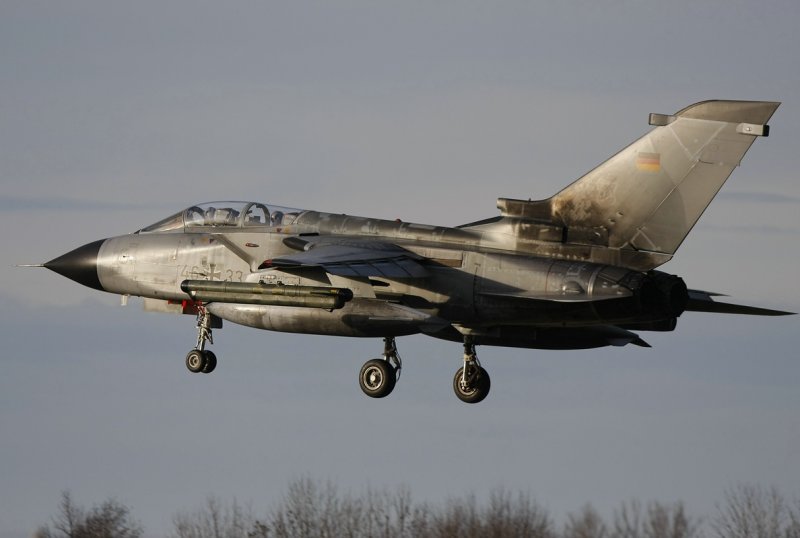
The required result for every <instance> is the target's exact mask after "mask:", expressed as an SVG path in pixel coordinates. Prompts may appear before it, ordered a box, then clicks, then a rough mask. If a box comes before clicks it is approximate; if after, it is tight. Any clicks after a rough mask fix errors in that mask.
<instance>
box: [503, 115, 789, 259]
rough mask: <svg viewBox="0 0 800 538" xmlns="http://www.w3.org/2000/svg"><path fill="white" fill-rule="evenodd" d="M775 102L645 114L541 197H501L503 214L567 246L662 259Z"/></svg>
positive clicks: (760, 130)
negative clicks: (549, 232) (587, 166)
mask: <svg viewBox="0 0 800 538" xmlns="http://www.w3.org/2000/svg"><path fill="white" fill-rule="evenodd" d="M779 105H780V103H776V102H768V101H704V102H701V103H696V104H694V105H691V106H688V107H686V108H684V109H683V110H681V111H680V112H677V113H676V114H674V115H672V116H667V115H663V114H651V115H650V124H651V125H654V126H656V128H655V129H653V130H652V131H650V132H649V133H648V134H646V135H645V136H643V137H642V138H640V139H639V140H637V141H636V142H634V143H633V144H631V145H630V146H628V147H627V148H625V149H623V150H622V151H620V152H619V153H617V154H616V155H615V156H613V157H611V158H610V159H609V160H607V161H606V162H604V163H603V164H601V165H600V166H598V167H597V168H595V169H594V170H592V171H591V172H589V173H588V174H586V175H585V176H583V177H581V178H580V179H578V180H577V181H575V182H574V183H572V184H571V185H569V186H568V187H566V188H565V189H564V190H562V191H561V192H559V193H558V194H556V195H555V196H553V197H552V198H549V199H547V200H542V201H533V202H531V201H523V200H511V199H506V198H500V199H499V200H498V207H499V208H500V209H501V210H502V212H503V215H504V216H510V217H519V218H523V219H526V218H527V219H532V220H535V221H539V222H541V223H548V224H551V225H555V226H558V227H561V228H562V229H563V230H564V234H563V236H564V237H563V241H564V242H565V243H579V244H580V243H587V242H588V243H590V244H593V245H602V246H607V247H609V248H615V249H629V250H634V251H645V252H652V253H657V255H654V256H653V257H652V259H653V260H654V261H653V267H655V266H656V265H659V264H660V263H663V262H664V261H667V260H668V259H670V258H671V256H672V254H674V253H675V251H676V250H677V249H678V247H679V246H680V245H681V243H682V242H683V240H684V238H685V237H686V235H687V234H688V233H689V231H691V229H692V227H693V226H694V225H695V223H696V222H697V220H698V219H699V218H700V215H701V214H702V213H703V211H704V210H705V209H706V207H708V204H709V203H711V200H712V199H713V198H714V196H715V195H716V194H717V192H718V191H719V189H720V188H721V187H722V185H723V183H725V180H727V179H728V176H730V174H731V172H733V169H734V168H735V167H736V166H738V165H739V163H740V162H741V160H742V157H744V154H745V153H746V152H747V150H748V149H749V148H750V146H751V145H752V143H753V141H754V140H755V139H756V137H758V136H767V135H768V134H769V126H767V125H766V123H767V121H768V120H769V119H770V117H771V116H772V114H773V113H774V112H775V110H776V109H777V108H778V106H779Z"/></svg>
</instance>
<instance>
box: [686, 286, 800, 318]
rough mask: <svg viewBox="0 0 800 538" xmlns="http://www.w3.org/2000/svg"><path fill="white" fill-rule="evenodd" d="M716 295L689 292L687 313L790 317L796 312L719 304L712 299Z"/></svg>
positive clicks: (703, 292)
mask: <svg viewBox="0 0 800 538" xmlns="http://www.w3.org/2000/svg"><path fill="white" fill-rule="evenodd" d="M718 295H720V294H718V293H710V292H707V291H700V290H689V302H688V303H687V304H686V311H687V312H711V313H715V314H745V315H748V316H791V315H793V314H795V313H796V312H784V311H783V310H770V309H769V308H759V307H757V306H746V305H739V304H731V303H720V302H717V301H715V300H714V299H712V297H714V296H718Z"/></svg>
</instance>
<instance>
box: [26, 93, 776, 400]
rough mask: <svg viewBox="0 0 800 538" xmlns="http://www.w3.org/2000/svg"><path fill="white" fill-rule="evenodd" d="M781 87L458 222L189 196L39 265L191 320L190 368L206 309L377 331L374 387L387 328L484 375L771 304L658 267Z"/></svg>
mask: <svg viewBox="0 0 800 538" xmlns="http://www.w3.org/2000/svg"><path fill="white" fill-rule="evenodd" d="M779 104H780V103H777V102H767V101H719V100H718V101H705V102H700V103H696V104H693V105H691V106H688V107H686V108H684V109H683V110H680V111H679V112H676V113H675V114H672V115H666V114H651V115H650V118H649V120H650V121H649V123H650V125H651V126H653V129H652V130H650V131H649V132H648V133H647V134H645V135H644V136H642V137H641V138H639V139H638V140H636V141H634V142H633V143H632V144H631V145H629V146H627V147H626V148H624V149H623V150H621V151H620V152H619V153H617V154H616V155H614V156H613V157H611V158H610V159H608V160H607V161H606V162H604V163H602V164H601V165H599V166H598V167H597V168H595V169H593V170H591V171H590V172H589V173H587V174H586V175H584V176H583V177H581V178H579V179H578V180H577V181H575V182H573V183H572V184H570V185H568V186H567V187H566V188H564V189H563V190H561V191H560V192H558V193H557V194H555V195H554V196H552V197H550V198H547V199H545V200H518V199H510V198H500V199H498V200H497V207H498V209H499V210H500V214H499V215H497V216H494V217H491V218H487V219H484V220H479V221H476V222H471V223H468V224H464V225H461V226H456V227H444V226H431V225H427V224H414V223H410V222H401V221H400V220H384V219H378V218H369V217H357V216H350V215H345V214H334V213H324V212H320V211H314V210H308V209H295V208H289V207H282V206H278V205H273V204H270V203H261V202H211V203H202V204H197V205H192V206H191V207H189V208H187V209H184V210H182V211H179V212H178V213H175V214H174V215H171V216H169V217H167V218H165V219H163V220H161V221H159V222H156V223H155V224H152V225H150V226H147V227H145V228H142V229H140V230H138V231H136V232H134V233H132V234H129V235H123V236H119V237H111V238H109V239H101V240H99V241H94V242H92V243H89V244H87V245H84V246H82V247H79V248H77V249H75V250H73V251H71V252H69V253H67V254H64V255H63V256H60V257H57V258H55V259H53V260H51V261H49V262H47V263H44V264H42V266H43V267H46V268H48V269H50V270H52V271H55V272H56V273H59V274H61V275H63V276H65V277H67V278H70V279H72V280H74V281H76V282H78V283H80V284H83V285H85V286H88V287H90V288H94V289H97V290H102V291H106V292H109V293H114V294H120V295H122V296H124V297H125V298H126V297H127V296H131V295H133V296H139V297H143V298H144V303H145V308H146V309H148V310H157V311H174V312H178V313H184V314H191V315H194V316H196V318H197V333H198V334H197V342H196V345H195V346H194V348H193V349H191V350H190V351H189V353H188V354H187V356H186V366H187V368H188V369H189V370H190V371H191V372H195V373H210V372H212V371H213V370H214V369H215V367H216V366H217V357H216V355H215V354H214V353H213V352H212V351H210V350H209V349H206V345H207V344H213V340H212V330H213V329H218V328H221V327H222V320H227V321H230V322H232V323H238V324H241V325H246V326H249V327H255V328H259V329H267V330H272V331H285V332H294V333H304V334H321V335H335V336H354V337H368V338H382V339H383V353H382V356H380V357H379V358H376V359H372V360H368V361H367V362H366V363H365V364H364V366H363V367H362V368H361V371H360V372H359V374H358V381H359V385H360V387H361V390H363V392H364V393H365V394H366V395H367V396H370V397H373V398H383V397H385V396H387V395H388V394H389V393H391V392H392V390H393V389H394V388H395V384H396V381H397V378H398V376H399V373H400V369H401V368H402V361H401V359H400V355H399V354H398V350H397V345H396V341H395V339H396V338H397V337H399V336H404V335H411V334H418V333H422V334H426V335H429V336H433V337H435V338H442V339H445V340H451V341H455V342H460V343H461V344H463V347H464V352H463V355H462V358H461V367H460V368H459V369H458V370H457V372H456V374H455V376H454V378H453V389H454V391H455V394H456V396H457V397H458V398H459V399H460V400H462V401H464V402H467V403H476V402H480V401H482V400H483V399H484V398H486V396H487V394H488V393H489V388H490V379H489V374H488V373H487V371H486V370H485V369H484V368H483V367H482V366H481V364H480V362H479V361H478V356H477V354H476V351H475V349H476V346H478V345H484V346H510V347H519V348H532V349H585V348H595V347H600V346H609V345H610V346H624V345H626V344H634V345H637V346H643V347H649V346H648V344H647V343H646V342H645V341H644V340H643V339H642V338H641V337H640V336H639V335H638V334H637V332H638V331H672V330H674V329H675V327H676V324H677V320H678V318H679V317H680V316H681V314H683V313H684V312H687V311H689V312H714V313H732V314H752V315H768V316H773V315H784V314H790V312H782V311H776V310H768V309H764V308H756V307H749V306H742V305H735V304H729V303H723V302H718V301H717V300H716V299H715V298H714V297H715V296H716V295H717V294H714V293H710V292H705V291H699V290H693V289H689V288H687V286H686V284H685V283H684V281H683V280H682V279H681V278H680V277H678V276H675V275H671V274H667V273H664V272H661V271H657V270H656V268H657V267H659V266H660V265H662V264H663V263H665V262H667V261H669V260H670V259H671V258H672V256H673V255H674V254H675V252H676V251H677V249H678V247H679V246H680V245H681V243H682V242H683V240H684V238H685V237H686V235H687V234H688V233H689V231H690V230H691V229H692V227H693V226H694V225H695V223H696V222H697V220H698V219H699V218H700V215H701V214H702V213H703V211H704V210H705V208H706V207H707V206H708V204H709V203H710V202H711V200H712V199H713V198H714V196H715V195H716V193H717V192H718V191H719V189H720V188H721V187H722V185H723V183H724V182H725V181H726V180H727V178H728V177H729V176H730V174H731V173H732V172H733V170H734V168H736V167H737V166H738V165H739V163H740V162H741V160H742V157H743V156H744V154H745V153H746V152H747V150H748V149H749V148H750V146H751V145H752V144H753V142H754V141H755V139H756V138H758V137H766V136H767V135H768V134H769V126H768V125H767V121H768V120H769V119H770V117H771V116H772V115H773V113H774V112H775V110H776V109H777V108H778V106H779Z"/></svg>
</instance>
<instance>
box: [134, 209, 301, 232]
mask: <svg viewBox="0 0 800 538" xmlns="http://www.w3.org/2000/svg"><path fill="white" fill-rule="evenodd" d="M303 212H304V210H302V209H294V208H290V207H283V206H276V205H271V204H270V205H269V206H267V205H266V204H262V203H258V202H206V203H204V204H198V205H193V206H191V207H188V208H186V209H184V210H183V211H180V212H178V213H175V214H174V215H170V216H169V217H167V218H165V219H162V220H160V221H158V222H156V223H155V224H151V225H150V226H148V227H146V228H142V229H141V230H139V232H138V233H151V232H169V231H177V230H184V229H189V228H208V227H213V228H217V227H225V228H247V227H255V226H261V227H265V226H271V227H275V226H288V225H290V224H293V223H294V222H295V220H297V217H298V216H300V214H301V213H303Z"/></svg>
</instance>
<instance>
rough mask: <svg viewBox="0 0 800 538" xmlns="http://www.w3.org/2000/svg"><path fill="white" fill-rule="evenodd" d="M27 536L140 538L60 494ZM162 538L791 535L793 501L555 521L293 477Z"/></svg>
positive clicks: (533, 512)
mask: <svg viewBox="0 0 800 538" xmlns="http://www.w3.org/2000/svg"><path fill="white" fill-rule="evenodd" d="M34 536H35V537H36V538H142V537H143V536H144V529H143V528H142V526H141V525H140V524H139V523H138V522H137V521H136V519H135V518H134V517H133V514H132V513H131V511H130V510H129V509H128V507H126V506H125V505H124V504H122V503H120V502H118V501H116V500H114V499H109V500H106V501H104V502H103V503H102V504H99V505H95V506H93V507H91V508H89V509H86V508H83V507H81V506H78V505H76V504H75V502H74V501H73V499H72V496H71V495H70V493H69V492H64V493H63V494H62V497H61V503H60V505H59V507H58V511H57V514H56V515H55V516H53V517H52V519H51V522H50V523H49V524H47V525H44V526H42V527H41V528H40V529H39V530H38V531H37V532H36V533H35V535H34ZM167 537H168V538H340V537H342V538H373V537H375V538H428V537H430V538H455V537H459V538H479V537H480V538H484V537H487V538H506V537H527V538H800V500H798V499H794V500H788V499H787V498H786V497H784V495H783V494H782V493H781V492H779V491H778V490H777V489H776V488H766V489H765V488H761V487H759V486H754V485H749V484H743V485H739V486H736V487H734V488H731V489H729V490H727V491H726V492H725V494H724V498H723V501H722V502H721V503H720V504H718V505H717V510H716V513H715V514H713V515H711V516H709V517H708V518H698V517H694V516H690V515H688V514H687V512H686V509H685V508H684V505H683V503H681V502H675V503H672V504H664V503H660V502H650V503H647V504H642V503H640V502H638V501H631V502H626V503H623V504H621V505H620V507H619V508H618V509H617V510H615V511H614V512H613V514H612V515H611V517H609V518H604V517H603V516H602V515H600V514H599V513H598V512H597V511H596V510H595V509H594V508H592V506H591V505H586V506H584V507H582V508H580V509H578V510H577V511H575V512H573V513H570V514H568V515H567V517H566V518H565V521H563V522H562V523H561V524H560V525H559V524H557V523H556V522H555V520H554V518H553V517H552V516H551V515H550V514H549V512H548V511H547V510H546V509H545V508H543V507H542V506H540V505H539V504H538V503H537V502H536V501H535V500H534V499H533V498H532V497H531V496H530V495H528V494H524V493H511V492H509V491H507V490H505V489H502V488H500V489H495V490H493V491H492V492H491V494H490V495H489V498H488V500H487V501H485V502H478V501H477V500H476V498H475V497H474V495H468V496H466V497H461V498H455V499H451V500H449V501H446V502H444V503H442V504H430V503H426V502H423V503H416V502H413V501H412V498H411V493H410V491H409V490H408V489H407V488H404V487H401V488H398V489H396V490H392V491H390V490H373V489H368V490H366V492H365V493H363V494H361V495H351V494H346V493H342V492H340V491H339V490H338V488H336V486H334V485H333V484H330V483H325V484H321V483H318V482H315V481H313V480H310V479H300V480H297V481H294V482H292V483H290V484H289V487H288V489H287V492H286V494H285V495H284V497H283V499H282V500H281V501H280V502H279V503H277V505H276V506H275V507H274V508H273V509H272V510H270V511H269V512H268V513H267V514H265V515H256V514H255V512H254V511H253V509H252V507H250V506H243V505H241V504H239V503H238V502H236V501H233V502H231V503H224V502H222V501H220V500H218V499H215V498H209V499H208V500H207V501H206V502H205V504H203V505H202V506H200V507H198V508H196V509H194V510H191V511H186V512H181V513H178V514H177V515H175V516H174V518H173V528H172V531H171V532H170V533H169V534H168V535H167Z"/></svg>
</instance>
